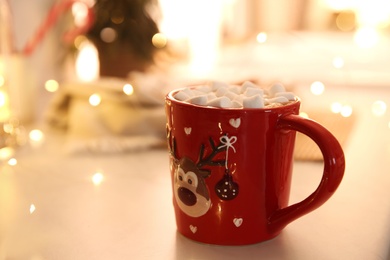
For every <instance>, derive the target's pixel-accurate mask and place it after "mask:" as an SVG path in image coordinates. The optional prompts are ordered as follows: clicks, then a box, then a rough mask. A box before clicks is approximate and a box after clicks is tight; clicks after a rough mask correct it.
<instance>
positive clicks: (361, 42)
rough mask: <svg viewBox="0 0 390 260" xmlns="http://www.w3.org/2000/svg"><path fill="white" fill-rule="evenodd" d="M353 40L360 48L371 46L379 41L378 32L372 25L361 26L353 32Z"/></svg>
mask: <svg viewBox="0 0 390 260" xmlns="http://www.w3.org/2000/svg"><path fill="white" fill-rule="evenodd" d="M353 40H354V42H355V44H356V45H357V46H359V47H360V48H365V49H368V48H373V47H375V46H376V45H377V43H378V42H379V33H378V31H377V30H376V29H375V28H373V27H362V28H359V29H358V30H357V31H356V32H355V35H354V38H353Z"/></svg>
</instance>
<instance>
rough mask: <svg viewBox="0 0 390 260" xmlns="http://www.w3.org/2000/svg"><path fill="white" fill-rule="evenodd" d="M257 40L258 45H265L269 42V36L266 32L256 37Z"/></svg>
mask: <svg viewBox="0 0 390 260" xmlns="http://www.w3.org/2000/svg"><path fill="white" fill-rule="evenodd" d="M256 40H257V42H258V43H265V42H266V41H267V34H266V33H265V32H261V33H259V34H258V35H257V36H256Z"/></svg>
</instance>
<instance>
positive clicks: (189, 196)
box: [177, 187, 197, 206]
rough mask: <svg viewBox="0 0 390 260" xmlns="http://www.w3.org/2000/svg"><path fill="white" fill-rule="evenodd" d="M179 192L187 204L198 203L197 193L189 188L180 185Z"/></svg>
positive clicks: (181, 198)
mask: <svg viewBox="0 0 390 260" xmlns="http://www.w3.org/2000/svg"><path fill="white" fill-rule="evenodd" d="M177 194H178V195H179V198H180V200H181V201H182V202H183V203H184V204H185V205H187V206H193V205H195V204H196V201H197V199H196V195H195V194H194V193H193V192H192V191H190V190H189V189H187V188H183V187H180V188H179V189H178V192H177Z"/></svg>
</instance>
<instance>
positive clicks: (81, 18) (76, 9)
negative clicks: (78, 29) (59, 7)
mask: <svg viewBox="0 0 390 260" xmlns="http://www.w3.org/2000/svg"><path fill="white" fill-rule="evenodd" d="M72 14H73V17H74V23H75V25H76V26H83V25H84V24H85V22H86V18H87V15H88V6H87V5H86V4H84V3H82V2H81V1H79V2H75V3H74V4H73V5H72Z"/></svg>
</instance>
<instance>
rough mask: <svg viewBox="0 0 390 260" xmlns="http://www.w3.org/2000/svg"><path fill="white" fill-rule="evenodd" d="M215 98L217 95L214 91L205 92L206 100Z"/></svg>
mask: <svg viewBox="0 0 390 260" xmlns="http://www.w3.org/2000/svg"><path fill="white" fill-rule="evenodd" d="M216 98H217V95H215V93H214V92H210V93H208V94H207V100H208V101H210V100H213V99H216Z"/></svg>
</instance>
